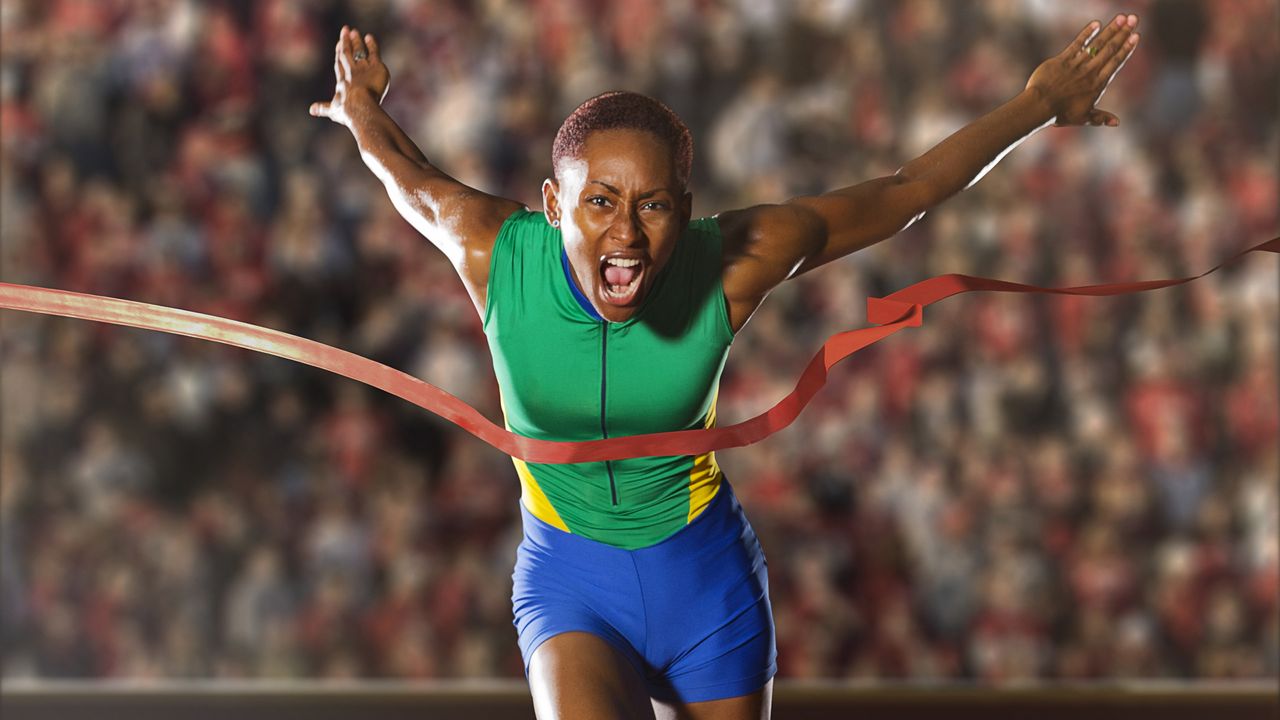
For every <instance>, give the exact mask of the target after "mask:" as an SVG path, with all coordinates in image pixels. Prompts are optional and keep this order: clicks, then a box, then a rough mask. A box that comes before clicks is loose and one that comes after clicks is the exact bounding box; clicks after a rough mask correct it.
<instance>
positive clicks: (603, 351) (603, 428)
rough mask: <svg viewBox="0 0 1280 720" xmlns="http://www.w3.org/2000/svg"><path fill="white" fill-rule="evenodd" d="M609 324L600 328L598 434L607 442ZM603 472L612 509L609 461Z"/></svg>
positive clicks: (613, 492) (613, 485) (615, 496)
mask: <svg viewBox="0 0 1280 720" xmlns="http://www.w3.org/2000/svg"><path fill="white" fill-rule="evenodd" d="M608 358H609V324H608V323H607V322H606V323H604V324H603V325H601V327H600V434H601V435H603V436H604V438H605V439H606V440H607V439H609V427H608V426H607V425H606V424H605V416H604V414H605V390H606V389H607V386H606V384H605V377H606V376H607V375H608V370H609V364H608ZM604 469H605V472H607V473H608V474H609V498H610V499H611V500H612V501H613V505H614V507H617V505H618V484H617V482H616V481H615V480H614V478H613V463H612V462H610V461H609V460H605V461H604Z"/></svg>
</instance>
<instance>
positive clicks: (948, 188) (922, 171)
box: [898, 89, 1054, 209]
mask: <svg viewBox="0 0 1280 720" xmlns="http://www.w3.org/2000/svg"><path fill="white" fill-rule="evenodd" d="M1053 120H1054V117H1053V112H1052V110H1051V109H1050V108H1049V105H1048V103H1046V102H1044V101H1043V99H1042V98H1041V97H1040V94H1039V93H1038V92H1037V91H1036V90H1034V89H1028V90H1024V91H1022V92H1021V93H1019V94H1018V95H1017V96H1016V97H1014V98H1013V99H1012V100H1009V101H1008V102H1006V103H1005V104H1003V105H1001V106H1000V107H998V108H996V109H995V110H992V111H991V112H989V113H987V114H986V115H983V116H982V117H980V118H978V119H977V120H975V121H973V122H971V123H969V124H968V125H965V126H964V127H963V128H961V129H959V130H957V131H956V132H954V133H952V134H951V135H950V136H949V137H948V138H947V139H946V140H943V141H942V142H940V143H938V144H937V145H936V146H934V147H933V148H932V149H931V150H929V151H928V152H926V153H925V154H924V155H921V156H920V157H918V158H916V159H915V160H912V161H911V162H909V163H907V164H906V165H903V166H902V168H901V169H900V170H898V175H899V176H901V177H903V178H904V179H906V180H910V181H916V182H920V183H923V185H924V187H925V188H926V192H925V196H926V197H927V198H928V205H929V206H930V207H932V206H934V205H937V204H938V203H941V202H942V201H944V200H946V199H947V198H949V197H951V196H952V195H955V194H956V193H958V192H960V191H961V190H964V189H966V188H968V187H970V186H972V185H973V184H974V183H976V182H978V181H979V180H981V179H982V176H983V175H986V174H987V172H988V171H990V170H991V168H993V167H995V165H996V163H998V162H1000V160H1001V159H1002V158H1003V157H1004V156H1005V155H1006V154H1008V153H1009V151H1010V150H1012V149H1014V148H1015V147H1017V146H1018V145H1019V144H1020V143H1021V142H1022V141H1023V140H1026V139H1027V138H1028V137H1031V136H1032V135H1033V134H1035V132H1036V131H1037V130H1040V129H1041V128H1043V127H1046V126H1048V125H1049V124H1051V123H1052V122H1053ZM926 209H927V208H926Z"/></svg>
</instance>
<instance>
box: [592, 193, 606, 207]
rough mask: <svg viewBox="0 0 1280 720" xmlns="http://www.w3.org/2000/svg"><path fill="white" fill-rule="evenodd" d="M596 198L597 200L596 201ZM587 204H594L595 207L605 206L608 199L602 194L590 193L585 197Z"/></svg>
mask: <svg viewBox="0 0 1280 720" xmlns="http://www.w3.org/2000/svg"><path fill="white" fill-rule="evenodd" d="M597 200H598V201H599V202H596V201H597ZM587 204H588V205H595V206H596V207H607V206H608V205H609V199H608V198H606V197H604V196H603V195H592V196H591V197H589V198H587Z"/></svg>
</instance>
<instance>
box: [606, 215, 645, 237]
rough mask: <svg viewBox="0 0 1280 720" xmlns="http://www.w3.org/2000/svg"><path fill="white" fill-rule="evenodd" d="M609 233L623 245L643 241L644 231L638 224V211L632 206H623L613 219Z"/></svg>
mask: <svg viewBox="0 0 1280 720" xmlns="http://www.w3.org/2000/svg"><path fill="white" fill-rule="evenodd" d="M610 230H611V232H610V235H611V236H612V237H613V238H614V239H616V240H617V241H618V242H619V243H620V244H622V245H625V246H632V245H637V244H639V243H641V242H643V239H644V231H643V230H642V229H641V226H640V213H639V212H638V211H637V209H636V208H634V207H624V208H623V209H622V211H621V212H619V213H618V216H617V218H616V219H615V220H614V223H613V227H612V228H611V229H610Z"/></svg>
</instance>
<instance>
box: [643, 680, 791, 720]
mask: <svg viewBox="0 0 1280 720" xmlns="http://www.w3.org/2000/svg"><path fill="white" fill-rule="evenodd" d="M653 709H654V714H655V716H656V717H657V720H769V717H770V713H771V712H772V710H773V680H770V681H769V682H767V683H765V686H764V687H762V688H760V689H759V690H757V691H755V692H753V693H750V694H747V695H740V696H738V697H731V698H725V699H723V700H707V701H706V702H692V703H672V702H663V701H661V700H654V701H653Z"/></svg>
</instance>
